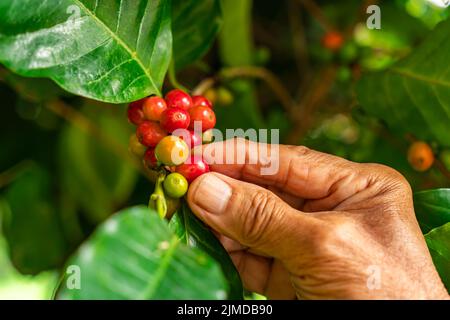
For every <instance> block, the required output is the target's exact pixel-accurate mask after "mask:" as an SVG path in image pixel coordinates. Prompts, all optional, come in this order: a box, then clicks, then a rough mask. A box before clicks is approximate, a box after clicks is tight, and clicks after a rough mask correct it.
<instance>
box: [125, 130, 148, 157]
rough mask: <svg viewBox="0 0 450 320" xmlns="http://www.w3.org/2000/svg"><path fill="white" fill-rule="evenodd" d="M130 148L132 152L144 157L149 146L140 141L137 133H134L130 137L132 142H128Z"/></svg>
mask: <svg viewBox="0 0 450 320" xmlns="http://www.w3.org/2000/svg"><path fill="white" fill-rule="evenodd" d="M128 150H129V151H130V153H131V154H133V155H135V156H137V157H139V158H140V157H143V156H144V154H145V151H146V150H147V148H146V147H145V146H144V145H143V144H142V143H140V142H139V140H138V138H137V137H136V135H135V134H132V135H131V137H130V142H129V144H128Z"/></svg>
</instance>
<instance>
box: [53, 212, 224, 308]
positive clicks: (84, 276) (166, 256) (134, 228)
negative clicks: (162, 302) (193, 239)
mask: <svg viewBox="0 0 450 320" xmlns="http://www.w3.org/2000/svg"><path fill="white" fill-rule="evenodd" d="M68 265H75V266H78V267H79V268H80V269H79V270H80V271H81V274H80V275H81V278H80V280H81V283H80V284H81V289H79V290H77V289H69V288H68V287H67V286H66V285H65V281H63V282H62V285H61V288H60V292H59V294H58V298H60V299H220V298H224V297H225V288H226V285H225V281H224V278H223V275H222V274H221V271H220V268H219V267H218V265H217V264H216V263H215V261H214V260H212V259H211V258H209V257H208V256H207V255H205V254H204V253H202V252H201V251H199V250H197V249H193V248H188V247H186V246H185V245H184V244H183V243H182V242H181V241H180V240H179V239H178V237H176V236H175V235H174V234H173V233H172V232H171V231H170V229H169V228H168V226H167V224H166V223H165V221H163V220H162V219H160V218H159V217H158V215H157V214H156V212H153V211H149V210H148V209H147V208H145V207H135V208H131V209H127V210H124V211H122V212H119V213H118V214H116V215H114V216H113V217H111V218H110V219H109V220H108V221H107V222H105V223H104V224H103V225H102V226H101V227H99V229H98V230H97V231H96V232H95V233H94V235H93V236H92V238H91V239H90V240H88V241H87V242H86V243H84V244H83V245H82V246H81V247H80V249H79V251H78V252H77V253H76V255H75V256H74V257H73V258H72V259H70V260H69V262H68ZM69 276H70V275H69ZM67 280H70V279H69V278H67Z"/></svg>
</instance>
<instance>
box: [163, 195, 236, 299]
mask: <svg viewBox="0 0 450 320" xmlns="http://www.w3.org/2000/svg"><path fill="white" fill-rule="evenodd" d="M169 226H170V227H171V228H172V230H174V232H175V233H176V234H177V235H178V237H179V238H180V239H181V240H182V241H183V242H184V243H186V244H187V245H188V246H190V247H194V248H198V249H200V250H202V251H203V252H205V253H207V254H208V255H209V256H210V257H212V258H213V259H215V260H216V261H217V262H218V263H219V264H220V266H221V267H222V271H223V274H224V275H225V277H226V279H227V283H228V298H229V299H232V300H238V299H243V288H242V282H241V278H240V276H239V273H238V271H237V270H236V267H235V266H234V264H233V261H231V258H230V256H229V255H228V253H227V252H226V251H225V249H224V247H223V246H222V244H221V243H220V241H219V240H218V239H217V238H216V237H215V236H214V234H213V233H212V232H211V230H210V229H208V228H207V227H206V226H205V225H204V224H203V222H201V221H200V220H199V219H198V218H197V217H196V216H195V215H194V214H193V213H192V211H191V209H190V208H189V206H188V205H187V204H186V203H185V202H183V204H182V206H181V208H180V210H178V211H177V213H176V214H175V215H174V216H173V217H172V219H171V221H170V225H169Z"/></svg>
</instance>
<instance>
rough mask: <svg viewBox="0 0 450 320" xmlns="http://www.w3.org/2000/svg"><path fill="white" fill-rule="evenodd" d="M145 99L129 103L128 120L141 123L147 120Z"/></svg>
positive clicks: (135, 123)
mask: <svg viewBox="0 0 450 320" xmlns="http://www.w3.org/2000/svg"><path fill="white" fill-rule="evenodd" d="M144 100H145V99H141V100H138V101H135V102H132V103H130V104H129V106H128V110H127V115H128V121H130V123H132V124H134V125H139V124H141V123H142V122H143V121H144V120H145V117H144V111H143V110H142V106H143V103H144Z"/></svg>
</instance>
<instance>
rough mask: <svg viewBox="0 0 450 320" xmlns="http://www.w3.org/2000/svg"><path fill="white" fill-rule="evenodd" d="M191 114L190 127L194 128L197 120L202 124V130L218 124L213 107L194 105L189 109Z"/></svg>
mask: <svg viewBox="0 0 450 320" xmlns="http://www.w3.org/2000/svg"><path fill="white" fill-rule="evenodd" d="M189 115H190V116H191V123H190V124H189V129H191V130H194V125H195V121H200V122H201V124H202V131H206V130H208V129H212V128H214V126H215V125H216V114H215V113H214V111H213V110H212V109H211V108H208V107H204V106H197V107H192V108H191V109H189Z"/></svg>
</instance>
